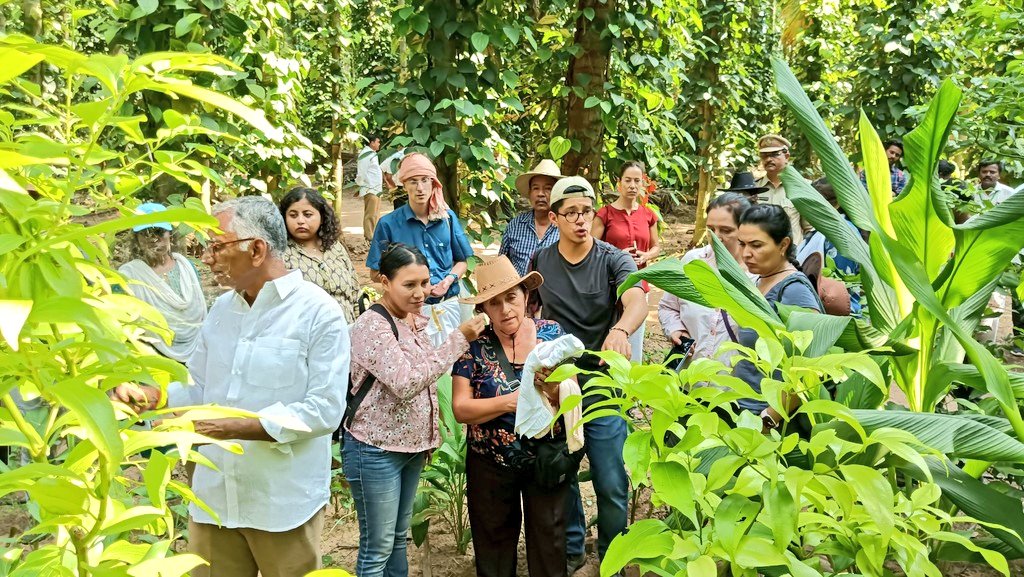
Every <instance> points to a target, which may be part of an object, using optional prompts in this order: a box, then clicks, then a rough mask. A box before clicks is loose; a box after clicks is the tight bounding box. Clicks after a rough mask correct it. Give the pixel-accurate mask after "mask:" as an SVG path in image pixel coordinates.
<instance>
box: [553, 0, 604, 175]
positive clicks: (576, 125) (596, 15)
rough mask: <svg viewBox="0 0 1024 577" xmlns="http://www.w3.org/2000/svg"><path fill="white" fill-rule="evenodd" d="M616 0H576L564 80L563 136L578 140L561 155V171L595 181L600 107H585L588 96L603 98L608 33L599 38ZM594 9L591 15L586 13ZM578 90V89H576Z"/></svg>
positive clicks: (600, 133) (601, 144) (601, 143)
mask: <svg viewBox="0 0 1024 577" xmlns="http://www.w3.org/2000/svg"><path fill="white" fill-rule="evenodd" d="M615 4H616V0H579V4H578V6H577V9H578V10H579V17H578V18H577V20H576V37H575V41H574V43H575V45H576V46H578V47H580V49H581V51H580V52H579V55H578V56H573V57H572V58H571V59H570V60H569V70H568V73H567V74H566V77H565V84H566V85H567V86H568V87H569V102H568V104H567V108H566V124H567V129H566V136H567V137H568V138H569V140H572V141H574V142H577V143H579V150H578V151H577V150H575V149H573V150H570V151H569V152H568V154H566V155H565V157H564V158H563V159H562V174H569V175H577V174H578V175H582V176H585V177H586V178H587V180H589V181H590V182H592V183H595V184H597V182H598V181H599V180H600V178H601V156H602V152H603V151H604V123H603V122H602V121H601V107H600V106H592V107H590V108H586V107H585V106H584V105H585V104H586V101H587V98H588V97H590V96H596V97H598V98H600V99H601V100H604V99H605V96H606V94H605V87H604V85H605V82H606V81H607V80H608V64H609V62H610V61H611V49H612V42H611V36H610V35H609V36H608V38H601V33H602V32H603V31H605V30H606V29H607V28H608V24H609V19H610V16H611V14H612V12H613V11H614V10H615ZM591 10H592V11H593V12H592V13H593V19H588V18H587V15H588V13H590V11H591ZM577 91H579V92H578V93H577Z"/></svg>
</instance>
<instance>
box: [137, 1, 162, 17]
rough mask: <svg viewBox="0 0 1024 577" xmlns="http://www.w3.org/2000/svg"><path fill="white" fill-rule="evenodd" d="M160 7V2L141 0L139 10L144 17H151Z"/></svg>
mask: <svg viewBox="0 0 1024 577" xmlns="http://www.w3.org/2000/svg"><path fill="white" fill-rule="evenodd" d="M159 7H160V0H139V9H140V11H141V15H142V16H149V15H150V14H152V13H154V12H156V9H157V8H159Z"/></svg>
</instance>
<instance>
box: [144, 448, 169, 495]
mask: <svg viewBox="0 0 1024 577" xmlns="http://www.w3.org/2000/svg"><path fill="white" fill-rule="evenodd" d="M171 465H172V463H171V460H170V459H168V458H167V456H166V455H164V454H163V453H161V452H160V451H152V452H150V454H149V461H148V462H147V463H146V468H145V469H144V470H143V472H142V478H143V479H144V480H145V482H146V492H147V493H149V501H150V502H151V503H153V505H154V506H156V507H161V508H162V507H164V505H165V504H166V503H167V495H166V489H167V483H168V482H170V480H171Z"/></svg>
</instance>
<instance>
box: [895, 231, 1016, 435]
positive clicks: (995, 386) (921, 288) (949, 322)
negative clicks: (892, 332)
mask: <svg viewBox="0 0 1024 577" xmlns="http://www.w3.org/2000/svg"><path fill="white" fill-rule="evenodd" d="M878 236H879V238H880V239H881V242H882V244H883V245H884V246H885V249H886V250H887V251H888V252H889V255H890V258H892V261H893V263H894V264H895V265H896V267H897V269H898V270H899V271H900V276H901V277H902V278H903V282H904V283H905V284H906V286H907V290H909V291H910V293H911V294H912V295H914V298H915V299H916V301H917V305H918V306H920V307H924V309H925V310H927V311H928V312H929V313H930V314H931V315H932V316H934V317H935V319H936V320H937V321H939V322H941V323H943V324H944V325H945V326H946V329H947V330H949V331H950V332H952V333H953V334H954V335H955V336H956V338H957V340H959V341H960V344H961V345H963V347H964V349H965V350H966V352H967V357H968V358H969V359H970V360H971V363H973V364H974V365H975V366H977V367H978V369H979V370H980V371H981V374H982V376H983V377H984V379H985V382H986V383H988V391H989V392H990V393H991V394H992V396H993V397H995V398H996V400H997V401H999V404H1000V405H1001V407H1002V409H1003V410H1004V411H1005V412H1006V417H1007V418H1008V419H1010V422H1011V423H1012V424H1013V428H1014V430H1015V431H1016V432H1017V436H1018V437H1019V438H1022V439H1024V420H1022V419H1021V415H1020V410H1019V409H1018V408H1017V405H1016V401H1014V398H1013V391H1012V389H1010V382H1009V377H1008V376H1007V374H1006V368H1005V367H1003V365H1002V363H1000V362H999V361H998V360H996V358H995V357H994V356H992V353H991V352H989V350H988V349H986V348H985V347H984V346H982V345H981V343H979V342H978V341H976V340H974V336H973V335H972V334H970V333H968V332H967V331H965V330H964V329H963V327H961V326H960V325H958V324H957V323H956V322H955V321H954V320H953V318H952V317H950V315H949V312H948V311H947V310H946V309H945V308H943V306H942V303H940V302H939V299H938V296H937V295H936V294H935V291H934V290H933V289H932V286H931V282H930V281H929V278H928V276H927V273H926V272H925V270H924V266H923V265H922V264H921V261H919V260H917V258H915V257H914V255H913V254H912V253H911V252H910V251H909V250H908V249H907V248H906V247H904V246H903V245H902V244H900V243H897V242H895V241H894V240H893V239H891V238H888V237H887V236H885V235H878Z"/></svg>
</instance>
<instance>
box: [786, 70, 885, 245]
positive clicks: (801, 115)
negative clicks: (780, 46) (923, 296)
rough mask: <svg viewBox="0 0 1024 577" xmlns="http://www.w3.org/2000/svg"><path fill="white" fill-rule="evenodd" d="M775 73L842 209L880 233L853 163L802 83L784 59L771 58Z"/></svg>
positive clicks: (857, 222) (862, 225)
mask: <svg viewBox="0 0 1024 577" xmlns="http://www.w3.org/2000/svg"><path fill="white" fill-rule="evenodd" d="M772 70H773V71H774V72H775V85H776V88H777V89H778V91H779V96H780V97H781V98H782V100H783V101H784V102H785V103H786V104H787V105H788V106H789V109H790V111H792V112H793V116H794V117H795V118H796V122H797V124H798V125H799V126H800V132H801V133H802V134H803V135H804V136H805V137H806V138H807V140H808V141H810V143H811V147H812V148H813V149H814V152H816V153H817V154H818V158H820V159H821V168H822V169H823V170H824V171H825V174H826V175H827V176H828V180H829V183H831V184H832V187H833V188H834V189H835V191H836V197H837V198H838V199H839V204H840V206H842V207H843V210H845V211H846V214H847V215H848V216H849V217H850V220H851V221H853V224H855V225H857V228H859V229H861V230H867V231H870V232H872V233H874V232H877V231H878V230H879V228H878V221H877V220H876V219H875V215H874V214H873V213H872V211H871V202H870V199H869V198H868V193H867V191H866V190H864V187H863V186H861V184H860V179H858V178H857V175H856V174H855V173H854V172H853V168H852V167H853V163H851V162H850V161H849V159H847V157H846V153H844V152H843V149H842V148H841V147H840V146H839V143H838V142H836V139H835V137H834V136H832V133H831V131H829V129H828V127H827V126H825V122H824V121H823V120H822V119H821V116H819V115H818V111H817V109H816V108H815V107H814V104H812V103H811V100H810V99H809V98H807V93H806V92H804V89H803V86H801V85H800V81H798V80H797V79H796V76H794V75H793V72H792V71H791V70H790V69H789V65H788V64H786V61H785V60H783V59H782V58H779V57H772ZM787 186H788V185H787Z"/></svg>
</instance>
